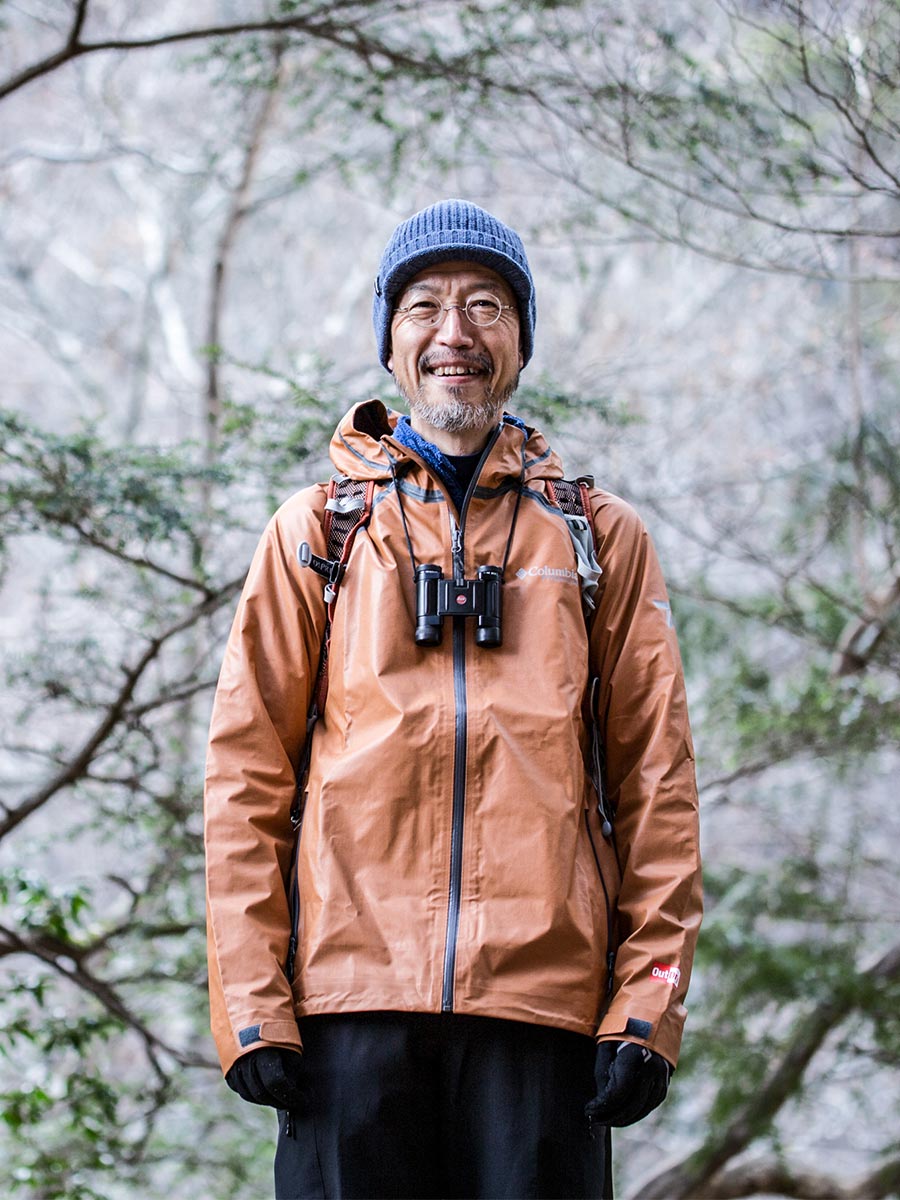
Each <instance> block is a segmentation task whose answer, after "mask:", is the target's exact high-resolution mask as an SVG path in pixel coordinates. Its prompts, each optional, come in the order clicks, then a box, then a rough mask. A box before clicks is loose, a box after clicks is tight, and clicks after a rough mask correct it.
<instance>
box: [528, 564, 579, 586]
mask: <svg viewBox="0 0 900 1200" xmlns="http://www.w3.org/2000/svg"><path fill="white" fill-rule="evenodd" d="M532 578H536V579H564V580H566V581H567V582H568V583H577V582H578V572H577V571H573V570H572V569H571V567H529V568H528V569H527V570H526V569H525V567H519V569H518V571H516V579H532Z"/></svg>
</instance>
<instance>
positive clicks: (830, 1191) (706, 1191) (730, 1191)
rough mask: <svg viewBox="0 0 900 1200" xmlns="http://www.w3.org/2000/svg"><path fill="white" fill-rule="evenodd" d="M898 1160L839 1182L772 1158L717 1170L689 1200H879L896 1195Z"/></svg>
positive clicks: (899, 1171)
mask: <svg viewBox="0 0 900 1200" xmlns="http://www.w3.org/2000/svg"><path fill="white" fill-rule="evenodd" d="M898 1186H900V1159H893V1160H892V1161H889V1162H886V1163H884V1164H883V1165H882V1166H880V1167H878V1168H877V1169H876V1170H875V1171H872V1172H871V1173H870V1174H869V1175H866V1176H865V1178H864V1179H860V1180H857V1181H856V1182H855V1183H839V1182H838V1181H837V1180H836V1179H833V1178H832V1177H831V1176H829V1175H823V1174H821V1173H820V1172H818V1171H806V1170H796V1169H793V1168H791V1167H790V1166H788V1165H786V1164H785V1163H782V1162H778V1161H777V1160H775V1159H771V1160H768V1159H767V1160H766V1161H764V1162H759V1163H747V1164H746V1165H743V1166H737V1167H732V1168H730V1169H729V1170H727V1171H720V1172H719V1174H718V1175H716V1176H714V1177H713V1178H712V1179H711V1180H710V1182H709V1184H708V1185H707V1186H706V1187H701V1188H698V1189H697V1190H696V1191H695V1192H694V1193H693V1195H692V1200H742V1198H743V1197H745V1196H761V1195H772V1196H786V1197H790V1198H791V1200H883V1198H884V1197H888V1196H894V1195H896V1194H897V1188H898Z"/></svg>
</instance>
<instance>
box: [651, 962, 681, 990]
mask: <svg viewBox="0 0 900 1200" xmlns="http://www.w3.org/2000/svg"><path fill="white" fill-rule="evenodd" d="M650 974H651V975H652V976H653V978H654V979H664V980H665V981H666V983H668V984H669V986H670V987H678V984H679V981H680V980H681V971H680V970H679V968H678V967H667V966H666V964H665V963H659V962H655V963H654V964H653V969H652V970H651V972H650Z"/></svg>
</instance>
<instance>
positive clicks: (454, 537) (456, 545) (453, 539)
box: [450, 513, 466, 580]
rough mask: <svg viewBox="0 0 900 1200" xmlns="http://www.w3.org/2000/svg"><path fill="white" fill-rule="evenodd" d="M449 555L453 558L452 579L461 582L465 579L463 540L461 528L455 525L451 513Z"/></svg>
mask: <svg viewBox="0 0 900 1200" xmlns="http://www.w3.org/2000/svg"><path fill="white" fill-rule="evenodd" d="M450 553H451V556H452V558H453V578H454V580H462V579H465V577H466V571H465V562H464V559H463V538H462V526H461V525H457V523H456V521H455V520H454V519H453V513H451V514H450Z"/></svg>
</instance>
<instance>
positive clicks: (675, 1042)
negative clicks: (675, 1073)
mask: <svg viewBox="0 0 900 1200" xmlns="http://www.w3.org/2000/svg"><path fill="white" fill-rule="evenodd" d="M679 1009H680V1011H679ZM685 1015H686V1014H685V1012H684V1009H683V1008H681V1006H680V1005H679V1006H678V1008H676V1009H668V1010H667V1011H666V1012H664V1013H662V1014H661V1015H660V1013H658V1012H653V1011H651V1010H649V1009H642V1008H640V1007H639V1006H637V1005H629V1004H628V1003H627V1002H626V1003H623V1004H622V1005H621V1006H620V1005H616V1004H615V1003H614V1005H613V1008H612V1009H610V1011H609V1012H608V1013H607V1014H606V1016H605V1017H604V1018H603V1020H602V1021H601V1022H600V1026H599V1028H598V1029H597V1033H596V1035H595V1036H596V1040H597V1041H598V1042H609V1041H619V1042H637V1043H638V1044H639V1045H641V1046H646V1047H647V1048H648V1049H649V1050H653V1051H655V1052H656V1053H657V1054H660V1055H662V1057H663V1058H664V1059H666V1061H667V1062H668V1063H669V1064H670V1065H671V1066H672V1067H675V1066H677V1065H678V1054H679V1051H680V1049H681V1035H682V1031H683V1029H684V1020H685Z"/></svg>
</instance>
